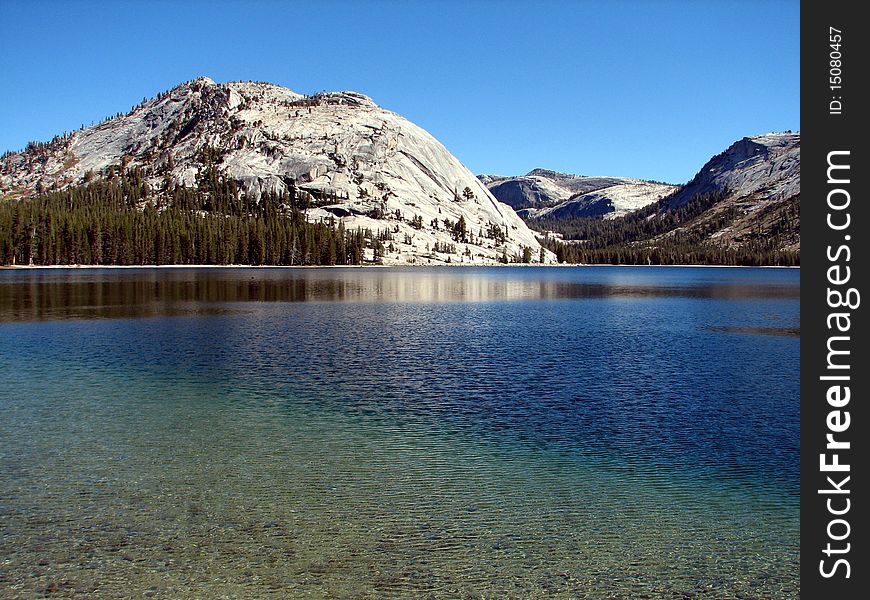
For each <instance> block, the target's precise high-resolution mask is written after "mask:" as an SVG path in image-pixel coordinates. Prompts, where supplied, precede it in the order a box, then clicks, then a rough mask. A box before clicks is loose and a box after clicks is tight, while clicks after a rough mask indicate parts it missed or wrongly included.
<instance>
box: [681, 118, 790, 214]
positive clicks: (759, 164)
mask: <svg viewBox="0 0 870 600" xmlns="http://www.w3.org/2000/svg"><path fill="white" fill-rule="evenodd" d="M800 190H801V136H800V133H792V132H786V133H766V134H764V135H758V136H755V137H745V138H743V139H742V140H739V141H737V142H734V143H733V144H732V145H731V146H729V147H728V149H726V150H725V151H724V152H722V153H721V154H718V155H716V156H714V157H713V158H711V159H710V160H709V161H708V162H707V164H705V165H704V166H703V167H702V168H701V170H700V171H698V174H697V175H695V177H694V178H693V179H692V180H691V181H690V182H689V183H687V184H686V185H685V186H683V188H682V189H681V190H680V191H679V193H677V194H675V195H674V196H673V198H671V199H670V200H669V202H668V205H669V206H680V205H682V204H685V203H686V202H688V201H689V200H690V199H691V198H693V197H694V196H696V195H697V194H706V193H710V192H726V191H727V192H728V195H729V196H730V197H732V198H733V199H735V200H740V199H751V200H752V202H753V203H755V204H763V203H771V202H780V201H783V200H787V199H789V198H792V197H794V196H797V195H799V194H800Z"/></svg>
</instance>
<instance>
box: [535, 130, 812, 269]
mask: <svg viewBox="0 0 870 600" xmlns="http://www.w3.org/2000/svg"><path fill="white" fill-rule="evenodd" d="M529 222H530V223H533V224H534V225H535V226H536V227H540V229H541V231H553V232H556V233H557V234H559V235H561V236H562V237H563V239H565V240H568V241H569V242H574V243H573V244H569V245H571V246H572V247H570V248H561V249H559V248H556V246H555V245H554V243H553V242H552V240H551V241H550V242H549V243H548V244H549V246H550V247H551V249H554V250H559V253H560V259H563V260H569V261H580V262H642V263H649V262H654V263H656V262H661V263H666V264H672V263H687V262H688V263H691V262H701V263H713V264H798V263H799V261H800V133H794V132H790V131H789V132H785V133H766V134H763V135H758V136H754V137H746V138H743V139H742V140H739V141H737V142H735V143H733V144H732V145H731V146H729V147H728V148H727V149H726V150H725V151H724V152H722V153H720V154H718V155H716V156H714V157H713V158H712V159H710V160H709V161H708V162H707V163H706V164H705V165H704V166H703V167H702V168H701V170H700V171H698V173H697V174H696V175H695V177H694V178H692V180H691V181H689V182H688V183H687V184H685V185H684V186H681V187H680V188H678V189H676V190H675V191H674V192H673V193H672V194H670V195H669V196H667V197H665V198H662V199H661V200H659V201H657V202H655V203H653V204H650V205H648V206H646V207H643V208H641V209H639V210H637V211H635V212H632V213H629V214H627V215H624V216H622V217H620V218H615V219H610V220H606V219H605V220H602V219H557V218H551V219H541V220H537V219H535V220H529Z"/></svg>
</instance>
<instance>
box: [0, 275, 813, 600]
mask: <svg viewBox="0 0 870 600" xmlns="http://www.w3.org/2000/svg"><path fill="white" fill-rule="evenodd" d="M799 277H800V274H799V271H797V270H779V269H702V268H610V267H601V268H594V267H589V268H492V269H485V268H471V269H462V268H442V269H358V268H348V269H132V270H100V269H95V270H45V271H0V372H2V373H3V378H4V382H3V385H2V386H0V411H2V413H0V416H2V418H0V530H2V538H0V556H2V559H0V597H12V598H15V597H21V598H32V597H34V596H40V595H42V594H46V595H49V596H51V595H57V596H58V597H68V596H82V597H84V596H88V597H104V598H123V597H142V596H143V595H150V596H153V597H166V598H250V597H274V598H285V597H336V598H358V597H372V598H380V597H406V596H414V597H417V596H423V597H430V596H431V597H438V598H441V597H444V598H456V597H500V598H501V597H522V598H528V597H564V598H594V599H599V598H600V599H614V598H643V597H647V598H668V599H671V598H684V597H686V598H735V597H744V598H795V597H797V596H798V594H799V591H798V590H799V582H798V542H799V529H798V515H799V504H798V437H799V428H798V420H799V406H798V405H799V388H798V358H799V347H800V339H799V311H800V305H799V298H798V293H799ZM771 333H772V334H773V335H771ZM780 333H781V334H780Z"/></svg>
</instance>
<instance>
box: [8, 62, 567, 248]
mask: <svg viewBox="0 0 870 600" xmlns="http://www.w3.org/2000/svg"><path fill="white" fill-rule="evenodd" d="M118 169H122V170H127V171H129V170H131V169H132V170H136V169H139V170H140V171H141V173H142V177H143V181H144V184H145V185H146V186H147V187H148V190H146V191H147V192H148V193H150V194H151V195H153V196H155V197H159V196H160V194H161V193H162V192H161V190H167V189H170V186H184V188H185V189H193V188H197V187H198V186H200V187H201V186H202V184H203V180H204V179H206V178H207V177H215V176H217V177H219V178H220V179H221V181H226V182H231V183H232V185H233V186H234V187H233V188H232V189H233V190H234V193H235V194H236V195H239V196H244V197H245V198H247V199H248V200H253V201H254V202H256V201H258V200H259V199H260V198H264V197H266V198H268V199H270V201H271V199H272V198H273V197H275V196H279V197H288V198H292V199H294V206H295V205H296V204H297V202H296V201H297V200H298V204H299V205H301V206H304V207H305V218H306V219H307V220H308V221H310V222H318V221H321V220H323V221H328V222H341V223H342V224H343V226H344V228H345V229H346V230H348V231H350V230H354V229H357V228H361V229H362V230H367V229H368V230H371V231H373V232H384V233H383V234H378V237H379V238H381V239H382V240H383V241H385V242H387V241H388V242H389V247H388V248H385V249H384V251H383V252H381V254H380V256H381V259H382V262H384V263H387V264H406V263H421V262H422V263H428V262H431V263H442V262H462V263H493V262H496V261H499V260H503V259H504V258H505V257H521V256H523V255H524V254H525V255H526V256H527V257H528V254H529V252H530V251H531V255H532V256H534V257H535V260H538V258H539V256H543V257H544V258H545V260H549V259H550V258H551V257H549V256H548V255H547V253H546V252H544V253H543V254H540V250H541V248H540V246H539V244H538V242H537V240H536V238H535V235H534V233H533V232H532V231H531V230H529V228H528V227H527V226H526V225H525V223H524V222H523V221H522V220H521V219H520V218H519V217H517V215H516V214H515V213H514V211H513V210H512V209H511V208H510V207H509V206H506V205H505V204H502V203H500V202H498V201H497V200H496V199H495V197H493V195H492V194H491V193H490V192H489V191H488V190H487V188H486V187H485V186H484V185H483V184H482V183H481V182H480V181H479V180H478V179H477V178H476V177H475V176H474V175H473V174H472V173H471V172H470V171H468V169H466V168H465V167H464V166H463V165H462V164H461V163H460V162H459V160H458V159H457V158H456V157H454V156H453V155H452V154H451V153H450V152H448V151H447V149H446V148H445V147H444V146H443V145H441V144H440V143H439V142H438V141H437V140H435V138H433V137H432V136H431V135H430V134H429V133H427V132H426V131H424V130H423V129H421V128H420V127H418V126H416V125H414V124H413V123H411V122H410V121H408V120H406V119H404V118H403V117H401V116H400V115H398V114H396V113H393V112H390V111H387V110H384V109H383V108H381V107H379V106H378V105H377V104H375V103H374V102H373V101H372V100H371V99H370V98H368V97H366V96H364V95H362V94H359V93H356V92H348V91H345V92H332V93H321V94H316V95H313V96H303V95H301V94H297V93H295V92H292V91H290V90H288V89H285V88H282V87H279V86H276V85H272V84H269V83H256V82H233V83H226V84H217V83H215V82H214V81H212V80H211V79H208V78H205V77H201V78H199V79H196V80H194V81H190V82H187V83H185V84H182V85H179V86H178V87H176V88H174V89H172V90H170V91H168V92H165V93H162V94H160V95H158V96H157V97H156V98H153V99H151V100H145V101H143V102H142V103H141V104H140V105H138V106H136V107H135V108H134V109H133V110H131V111H130V112H129V113H127V114H124V115H118V116H116V117H114V118H111V119H108V120H106V121H104V122H102V123H100V124H98V125H95V126H92V127H88V128H85V129H82V130H79V131H76V132H74V133H71V134H66V135H63V136H58V137H56V138H55V139H54V140H52V141H51V142H48V143H31V144H29V145H28V147H27V148H26V149H25V150H24V151H22V152H17V153H6V154H5V155H4V156H3V157H2V159H0V198H6V199H9V200H19V199H26V198H31V197H35V196H37V195H39V194H41V193H44V192H47V191H53V190H65V189H71V188H74V187H75V186H81V185H84V184H87V183H89V182H93V181H98V180H101V179H105V178H108V177H111V176H112V173H113V172H114V171H115V170H118ZM235 190H237V191H235ZM206 193H207V192H206ZM146 197H148V194H146ZM144 204H147V202H143V205H144ZM158 204H159V202H158ZM140 208H141V207H140ZM460 225H461V230H460ZM370 241H371V242H372V244H371V245H375V244H374V242H375V240H374V239H373V238H372V239H371V240H370ZM385 245H386V244H385ZM436 248H438V249H439V252H436V251H435V249H436ZM368 253H369V255H370V257H371V254H372V250H369V252H368Z"/></svg>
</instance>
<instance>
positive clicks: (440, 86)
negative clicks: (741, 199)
mask: <svg viewBox="0 0 870 600" xmlns="http://www.w3.org/2000/svg"><path fill="white" fill-rule="evenodd" d="M0 74H2V75H0V152H2V151H3V150H7V149H13V150H17V149H21V148H23V147H24V145H25V144H26V143H27V142H28V141H29V140H47V139H50V138H51V137H53V136H54V135H55V134H58V133H62V132H63V131H67V130H73V129H77V128H78V127H79V126H81V125H82V124H89V123H91V122H92V121H99V120H101V119H102V118H103V117H106V116H108V115H112V114H115V113H117V112H126V111H127V110H129V108H130V107H131V106H132V105H134V104H136V103H138V102H139V101H141V100H142V98H143V97H151V96H154V95H155V94H157V93H158V92H160V91H163V90H166V89H169V88H171V87H173V86H175V85H177V84H178V83H181V82H183V81H186V80H189V79H193V78H195V77H197V76H200V75H206V76H209V77H211V78H212V79H214V80H215V81H218V82H225V81H233V80H240V79H245V80H247V79H250V80H258V81H269V82H272V83H276V84H279V85H283V86H285V87H288V88H290V89H292V90H294V91H297V92H300V93H314V92H317V91H321V90H340V89H352V90H357V91H360V92H363V93H365V94H368V95H369V96H371V97H372V98H373V99H374V100H375V101H376V102H377V103H378V104H380V105H381V106H383V107H385V108H388V109H390V110H394V111H396V112H398V113H400V114H402V115H404V116H405V117H407V118H408V119H410V120H412V121H414V122H415V123H417V124H418V125H420V126H421V127H423V128H425V129H427V130H428V131H429V132H430V133H432V134H433V135H434V136H435V137H436V138H438V139H439V140H440V141H441V142H442V143H444V145H445V146H447V148H448V149H449V150H451V151H452V152H453V153H454V154H455V155H456V156H457V157H459V159H460V160H461V161H462V162H463V163H465V165H466V166H468V167H469V168H470V169H471V170H472V171H473V172H475V173H497V174H521V173H525V172H527V171H529V170H531V169H532V168H535V167H545V168H550V169H556V170H560V171H566V172H570V173H578V174H585V175H593V174H594V175H626V176H634V177H641V178H648V179H657V180H663V181H669V182H674V183H681V182H685V181H687V180H688V179H690V178H691V177H692V176H693V175H694V173H695V172H696V171H697V170H698V169H699V168H700V167H701V166H702V164H703V163H704V162H705V161H706V160H707V159H708V158H710V157H711V156H712V155H714V154H717V153H718V152H720V151H722V150H723V149H724V148H726V147H727V146H728V145H729V144H731V143H732V142H733V141H735V140H737V139H740V138H742V137H743V136H746V135H754V134H758V133H764V132H767V131H783V130H786V129H792V130H798V129H800V121H799V112H800V111H799V108H800V96H799V87H800V79H799V2H797V1H785V0H780V1H770V0H768V1H750V0H731V1H719V2H690V1H688V0H685V1H670V2H666V1H656V0H648V1H640V0H636V1H629V0H611V1H604V0H600V1H599V2H582V1H568V0H565V1H562V2H557V1H551V2H544V1H542V2H529V1H525V2H510V1H503V2H494V1H482V0H479V1H475V0H466V1H465V2H452V1H441V2H439V1H436V0H430V1H429V2H415V1H406V2H400V1H398V0H395V1H379V2H375V1H366V0H357V1H356V2H339V1H329V0H326V1H319V2H314V1H311V2H269V1H246V2H231V1H221V0H213V1H211V2H195V1H186V2H181V1H179V2H160V1H152V2H123V1H118V2H76V1H74V0H70V1H65V2H34V1H26V0H0Z"/></svg>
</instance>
